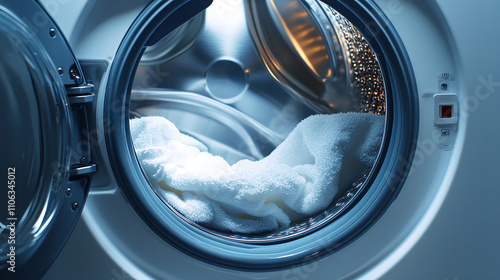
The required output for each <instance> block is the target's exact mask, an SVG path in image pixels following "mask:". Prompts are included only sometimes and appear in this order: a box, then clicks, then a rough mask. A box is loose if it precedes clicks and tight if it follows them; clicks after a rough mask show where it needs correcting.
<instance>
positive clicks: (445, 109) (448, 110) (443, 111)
mask: <svg viewBox="0 0 500 280" xmlns="http://www.w3.org/2000/svg"><path fill="white" fill-rule="evenodd" d="M452 113H453V106H452V105H439V117H440V118H441V119H451V118H452V116H453V114H452Z"/></svg>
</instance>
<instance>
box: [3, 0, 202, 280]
mask: <svg viewBox="0 0 500 280" xmlns="http://www.w3.org/2000/svg"><path fill="white" fill-rule="evenodd" d="M183 4H185V3H181V4H179V5H178V6H175V7H173V9H174V10H175V9H178V8H179V7H182V6H183ZM187 6H189V5H187ZM191 6H195V5H191ZM190 10H191V11H193V12H194V11H196V9H195V8H194V7H190ZM188 15H190V13H184V14H183V15H182V16H178V17H177V18H176V20H182V18H183V17H184V16H188ZM169 27H171V28H174V27H175V22H174V23H172V22H169ZM162 32H169V30H167V29H165V28H163V29H162ZM162 32H158V33H162ZM155 36H161V34H153V35H152V36H151V40H158V39H159V38H156V37H155ZM0 50H1V51H0V84H1V86H0V88H1V96H2V99H3V102H2V105H1V109H0V111H1V116H2V118H3V121H2V125H1V129H2V131H3V135H2V138H1V145H2V160H1V165H2V169H3V170H5V172H6V173H5V176H6V177H7V179H8V181H7V182H6V188H5V195H3V196H2V201H1V203H0V204H1V205H2V209H3V211H2V214H1V220H0V252H1V257H0V260H1V264H0V275H1V276H0V278H2V279H37V278H40V277H41V276H42V275H43V274H44V273H45V271H46V270H47V269H48V268H49V267H50V265H51V264H52V262H53V261H54V259H55V258H56V256H57V255H58V253H59V252H60V250H61V249H62V248H63V246H64V244H65V243H66V240H67V239H68V237H69V236H70V234H71V232H72V231H73V228H74V226H75V224H76V222H77V221H78V219H79V217H80V214H81V212H82V209H83V205H84V203H85V201H86V198H87V195H88V191H89V186H90V182H91V177H92V174H93V173H95V172H96V171H97V163H96V161H95V157H94V148H93V147H92V144H91V143H90V139H89V131H90V129H91V128H90V127H89V118H90V117H91V114H92V112H93V111H92V106H93V103H94V101H95V95H94V86H93V85H92V84H89V83H88V82H87V80H86V79H85V77H84V75H83V73H82V70H81V67H80V64H79V62H78V61H77V60H76V58H75V56H74V54H73V52H72V50H71V48H70V46H69V44H68V43H67V41H66V39H65V37H64V35H63V34H62V32H61V31H60V29H59V27H58V26H57V25H56V23H55V22H54V21H53V20H52V18H51V17H50V16H49V14H48V13H47V12H46V11H45V10H44V8H43V7H42V5H40V4H39V3H38V2H37V1H1V2H0Z"/></svg>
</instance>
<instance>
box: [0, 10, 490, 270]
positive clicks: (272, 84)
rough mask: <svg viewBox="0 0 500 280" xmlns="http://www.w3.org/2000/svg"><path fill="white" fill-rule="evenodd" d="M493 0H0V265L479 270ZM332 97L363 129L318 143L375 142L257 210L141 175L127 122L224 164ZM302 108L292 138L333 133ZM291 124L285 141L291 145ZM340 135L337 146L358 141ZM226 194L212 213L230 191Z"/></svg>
mask: <svg viewBox="0 0 500 280" xmlns="http://www.w3.org/2000/svg"><path fill="white" fill-rule="evenodd" d="M498 10H500V3H498V2H494V1H487V0H483V1H475V2H472V1H469V2H466V1H462V2H457V1H446V0H424V1H413V0H356V1H344V0H324V1H317V0H255V1H253V0H213V1H209V0H198V1H195V0H192V1H189V0H172V1H156V0H152V1H149V0H134V1H128V0H127V1H123V0H122V1H119V0H77V1H67V0H41V1H31V0H26V1H0V21H1V22H2V24H0V36H2V40H0V45H1V47H0V48H1V49H2V51H1V53H0V56H1V59H0V61H1V64H0V65H1V66H0V79H1V80H2V82H1V88H2V92H1V95H2V97H3V99H4V102H2V105H1V106H2V110H1V114H2V116H3V120H4V121H3V122H2V131H3V133H2V137H1V139H2V140H1V145H2V155H3V156H2V160H1V162H2V170H3V174H4V175H3V176H5V177H7V178H6V179H7V180H5V182H4V184H5V185H4V186H5V187H4V188H3V190H4V192H5V193H4V194H2V197H3V198H2V203H1V205H2V209H1V210H0V213H1V220H0V222H1V228H0V238H1V240H2V242H1V244H0V246H1V247H0V250H1V255H0V259H1V261H2V262H1V264H0V267H1V274H2V277H1V278H2V279H38V278H42V279H67V278H71V279H300V280H304V279H496V278H497V277H498V275H500V268H499V266H498V263H500V253H499V250H498V248H499V247H500V241H499V239H498V236H500V222H498V219H497V216H498V213H500V211H499V206H498V203H497V198H498V197H499V196H500V189H499V188H498V182H497V178H496V174H497V173H498V171H499V166H500V160H499V158H500V148H499V147H498V143H499V141H500V129H499V128H498V126H497V125H495V120H498V119H499V118H500V113H499V110H498V109H497V107H498V104H500V95H499V92H500V70H499V69H498V67H497V64H498V63H497V61H499V59H500V56H499V55H498V54H497V53H496V50H497V49H499V48H500V39H499V37H498V36H496V35H495V34H497V30H496V27H497V26H499V25H500V20H499V19H498V17H497V16H496V11H498ZM349 114H351V115H353V114H354V115H356V116H361V117H360V118H370V119H371V118H373V119H375V118H376V119H377V120H378V126H376V127H377V129H375V128H373V127H375V125H373V126H372V125H370V126H368V127H363V128H362V129H358V130H357V131H359V132H360V133H361V134H363V133H365V132H366V131H368V130H370V129H372V128H373V129H375V130H377V133H378V134H377V135H378V138H377V140H376V141H372V140H373V139H370V138H374V137H372V136H366V135H365V134H363V135H365V136H359V137H358V136H356V137H354V136H353V137H347V138H345V139H344V138H342V139H344V140H343V142H342V143H344V144H342V145H344V146H335V147H337V149H340V150H343V149H344V148H346V147H352V146H353V145H356V144H355V143H358V142H359V143H368V142H370V143H375V148H374V149H371V151H372V152H373V156H372V157H371V158H372V160H371V161H369V163H366V165H363V166H362V167H360V166H361V165H360V164H359V162H357V161H354V160H351V161H342V162H343V163H342V164H343V165H341V167H339V169H338V170H337V171H336V172H334V174H337V173H338V174H341V175H339V179H338V180H337V181H336V185H335V188H336V189H335V193H331V192H326V193H331V195H330V198H329V199H328V200H327V202H326V204H325V206H324V207H321V209H320V210H318V211H313V213H312V212H311V213H306V214H301V215H297V217H295V216H293V219H290V221H289V222H287V223H281V224H279V225H277V226H276V225H274V227H272V228H266V229H263V230H256V229H255V228H252V229H251V230H243V229H242V228H241V227H239V226H238V225H240V224H238V223H239V222H241V223H243V222H245V223H246V222H249V221H250V223H253V222H255V221H258V217H256V216H252V215H250V214H248V213H240V212H238V216H237V217H233V218H232V220H230V222H232V223H233V224H234V223H236V225H237V226H235V227H229V226H226V225H227V223H226V224H225V223H223V222H222V223H215V224H213V223H210V222H206V221H198V220H196V217H198V216H199V215H198V214H200V215H201V214H204V213H202V211H200V210H199V209H198V208H190V209H196V211H194V212H196V213H195V214H196V215H192V216H190V213H191V212H189V211H185V209H184V208H182V207H181V206H182V205H184V204H175V203H176V202H179V203H181V202H186V201H188V200H189V199H191V198H193V197H194V196H193V193H189V192H181V191H180V190H178V189H172V187H171V184H172V182H171V181H168V184H167V183H165V181H159V182H158V180H156V181H155V178H154V176H153V175H151V174H150V173H151V172H149V171H148V170H149V169H148V168H149V167H148V165H147V161H143V159H142V158H141V152H140V149H139V148H138V146H137V145H138V141H139V140H137V139H138V138H135V136H134V135H147V136H148V137H150V139H158V137H159V136H158V135H156V132H158V130H152V131H153V132H152V134H147V133H148V132H145V131H139V132H136V131H134V129H135V128H134V127H136V126H134V125H133V122H134V120H141V119H142V120H147V119H148V118H147V117H148V116H149V117H151V116H160V117H163V118H164V119H168V120H169V121H170V122H171V123H172V124H173V125H174V126H175V127H177V128H178V131H177V132H179V133H181V134H183V135H189V139H195V140H196V141H197V143H198V142H200V143H203V144H204V147H205V148H206V149H207V150H208V152H210V153H212V154H213V155H214V156H215V157H218V158H222V159H224V160H225V161H227V164H229V165H237V164H239V162H240V161H242V160H243V161H246V162H249V161H252V162H261V161H262V160H264V159H266V158H268V157H271V156H272V155H273V154H274V153H275V152H276V151H277V150H278V149H279V147H281V146H280V145H281V143H285V142H286V140H285V139H287V140H288V138H287V137H289V135H292V134H293V133H294V131H295V129H298V127H299V126H300V124H301V123H304V122H306V120H304V119H307V118H308V117H309V116H316V115H322V116H346V115H349ZM356 125H357V124H352V125H351V126H349V125H347V126H343V129H341V130H339V131H336V133H338V134H342V133H344V132H345V131H351V130H352V131H356ZM319 127H320V129H310V130H308V132H307V133H304V134H303V138H304V139H305V138H307V137H308V135H314V137H312V140H310V141H311V142H308V143H309V144H308V145H309V146H308V149H311V150H314V149H315V147H317V146H320V144H319V143H320V142H321V141H320V138H321V139H323V138H324V139H326V140H327V141H326V142H333V141H335V140H334V139H336V138H338V137H337V136H336V135H333V134H332V133H330V134H327V135H326V136H324V135H322V134H321V131H324V130H325V131H326V129H325V126H319ZM353 127H354V128H353ZM328 131H329V130H328ZM158 134H161V133H158ZM349 135H350V134H349ZM353 135H354V134H353ZM368 135H372V134H368ZM160 136H162V137H163V136H164V135H160ZM167 136H168V135H167ZM316 136H317V137H316ZM322 136H323V138H322ZM325 137H326V138H325ZM309 138H311V137H309ZM190 141H191V140H190ZM193 141H194V140H193ZM304 141H305V140H304ZM300 143H302V142H300ZM339 145H340V144H339ZM359 145H360V147H361V146H363V145H364V144H359ZM304 146H307V145H296V146H294V148H293V149H291V150H290V151H289V153H290V154H292V155H294V156H295V155H296V154H297V155H299V156H298V158H302V156H301V153H302V152H303V151H304V149H305V148H304ZM338 147H340V148H338ZM363 147H364V146H363ZM356 151H358V150H355V151H354V152H352V153H351V152H346V153H345V156H344V158H348V159H352V158H356V157H358V158H363V156H359V155H358V154H359V151H358V152H356ZM323 152H324V153H323ZM327 152H328V151H327V150H324V151H321V149H320V153H319V154H318V156H319V158H321V155H322V154H326V153H327ZM290 158H293V159H296V158H297V157H290ZM316 161H318V158H315V160H313V161H312V162H311V161H308V164H309V165H311V166H313V165H314V164H316ZM293 164H294V163H293V162H292V160H290V161H285V162H284V165H286V166H292V165H293ZM266 167H267V169H269V170H273V172H274V170H275V169H273V168H274V167H273V166H270V165H269V166H266ZM197 168H204V167H203V166H198V167H197ZM265 169H266V168H265ZM158 170H160V169H158ZM162 170H163V169H162ZM200 170H201V169H200ZM300 170H305V169H300ZM307 170H309V169H307ZM303 172H305V171H303ZM194 173H197V172H194ZM268 173H269V172H268ZM271 173H272V172H271ZM266 174H267V173H266ZM301 174H302V173H301ZM304 174H305V173H304ZM308 174H309V173H308ZM314 174H316V173H314ZM328 174H330V173H328ZM188 175H189V174H188ZM257 175H259V174H257ZM257 175H256V177H255V178H257ZM271 175H276V177H279V176H278V174H277V173H272V174H271ZM172 176H173V175H172ZM186 176H187V175H186ZM259 176H260V175H259ZM318 176H319V175H318ZM5 177H4V178H5ZM181 177H182V176H181ZM252 178H253V177H252ZM279 178H280V179H279V180H277V181H278V183H279V181H283V180H284V181H286V180H287V177H286V176H283V177H279ZM335 178H337V177H335ZM181 179H182V178H181ZM309 179H310V180H314V176H312V177H311V178H309ZM251 181H252V180H251V179H250V180H249V182H251ZM256 181H258V180H257V179H256ZM162 182H163V183H162ZM194 193H195V194H196V191H194ZM188 195H189V196H188ZM197 195H200V196H201V195H204V196H206V197H210V198H211V199H212V200H214V201H215V200H217V199H218V197H225V196H226V195H227V193H225V192H214V193H210V192H208V191H205V192H203V193H202V192H199V194H197ZM172 197H174V198H176V199H177V200H169V198H172ZM298 197H300V195H299V196H298ZM322 197H323V195H321V196H320V198H322ZM254 198H255V197H253V198H251V199H254ZM320 198H318V200H319V199H320ZM251 199H250V200H251ZM273 199H276V198H275V197H273ZM191 200H192V199H191ZM318 200H316V201H318ZM196 201H197V202H199V201H200V200H196ZM270 201H272V200H271V198H269V197H268V198H267V199H266V200H265V201H264V204H266V203H267V204H270V203H271V202H270ZM226 202H227V201H223V202H221V203H220V204H217V206H215V207H216V208H217V207H218V208H217V209H219V210H220V209H226V210H224V211H226V212H224V211H222V212H221V211H219V212H214V213H219V214H220V215H219V214H217V215H215V216H213V217H212V216H211V217H212V218H213V219H214V221H220V220H221V219H222V218H220V217H225V216H223V215H226V216H227V214H228V213H230V212H231V211H233V210H234V209H235V208H237V206H238V205H236V206H234V205H233V206H227V205H226V204H224V203H226ZM179 205H181V206H179ZM190 205H195V204H190ZM196 205H197V204H196ZM207 205H208V204H207ZM287 205H288V204H287ZM288 206H289V205H288ZM288 206H287V207H288ZM190 207H191V206H190ZM193 207H194V206H193ZM290 207H291V206H290ZM284 208H286V207H284ZM183 209H184V210H183ZM214 209H215V208H214ZM227 209H229V210H227ZM188 210H189V209H188ZM192 212H193V211H192ZM221 213H222V214H221ZM252 213H253V212H252ZM294 213H295V212H294ZM197 215H198V216H197ZM202 216H203V215H202ZM224 221H226V220H224ZM252 230H253V231H252Z"/></svg>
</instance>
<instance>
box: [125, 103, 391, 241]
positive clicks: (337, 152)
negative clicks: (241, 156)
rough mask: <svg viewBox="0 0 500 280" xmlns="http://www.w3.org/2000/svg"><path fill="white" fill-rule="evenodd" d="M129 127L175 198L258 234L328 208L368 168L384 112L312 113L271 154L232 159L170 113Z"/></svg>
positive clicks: (150, 172) (204, 217)
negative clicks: (211, 147) (192, 134)
mask: <svg viewBox="0 0 500 280" xmlns="http://www.w3.org/2000/svg"><path fill="white" fill-rule="evenodd" d="M130 129H131V134H132V140H133V143H134V146H135V150H136V153H137V157H138V159H139V161H140V163H141V165H142V167H143V169H144V171H145V173H146V174H147V177H148V179H149V181H150V182H151V184H152V185H153V187H154V188H155V189H156V190H157V191H158V193H159V194H160V195H161V196H162V197H163V199H164V200H165V201H166V202H167V203H168V204H169V205H171V206H172V207H174V208H175V209H176V210H177V211H178V212H180V213H181V214H182V215H183V216H185V218H187V219H188V220H190V221H192V222H195V223H198V224H201V225H203V226H206V227H209V228H212V229H216V230H223V231H229V232H234V233H243V234H252V233H263V232H266V231H270V230H275V229H278V228H282V227H286V226H288V225H290V223H292V222H294V221H296V220H297V219H298V218H300V217H306V216H308V215H313V214H315V213H318V212H320V211H322V210H324V209H325V208H327V207H328V206H329V205H330V204H331V203H332V201H333V199H334V197H335V195H336V194H337V192H338V190H339V188H342V187H345V186H342V185H343V184H350V183H351V184H352V182H354V181H356V180H357V179H359V178H361V177H362V176H363V174H365V173H367V172H368V171H369V170H370V168H371V167H372V166H373V164H374V162H375V160H376V158H377V155H378V152H379V149H380V145H381V139H382V135H383V131H384V117H383V116H379V115H375V114H362V113H342V114H332V115H314V116H310V117H308V118H306V119H304V120H303V121H301V122H300V123H299V124H298V125H297V127H296V128H295V129H294V130H293V131H292V132H291V133H290V135H289V136H288V137H287V138H286V139H285V140H284V141H283V142H282V143H281V144H280V145H279V146H278V147H276V149H275V150H274V151H273V152H272V153H271V154H269V155H268V156H267V157H265V158H263V159H261V160H258V161H250V160H241V161H239V162H237V163H235V164H233V165H230V164H228V163H227V162H226V161H225V160H224V159H223V158H222V157H220V156H215V155H212V154H210V153H209V151H208V148H207V147H206V146H205V145H204V144H203V143H201V142H200V141H198V140H196V139H194V138H192V137H190V136H188V135H185V134H183V133H181V132H180V131H179V130H178V129H177V128H176V127H175V125H174V124H173V123H171V122H170V121H168V120H167V119H165V118H163V117H142V118H136V119H132V120H130Z"/></svg>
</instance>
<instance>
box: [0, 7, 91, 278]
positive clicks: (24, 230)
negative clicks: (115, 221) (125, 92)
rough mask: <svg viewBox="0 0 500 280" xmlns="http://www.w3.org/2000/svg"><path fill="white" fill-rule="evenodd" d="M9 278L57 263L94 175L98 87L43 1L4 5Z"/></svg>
mask: <svg viewBox="0 0 500 280" xmlns="http://www.w3.org/2000/svg"><path fill="white" fill-rule="evenodd" d="M0 21H1V24H0V25H1V27H0V36H1V39H0V42H1V43H0V44H1V47H0V49H1V54H0V56H1V58H0V63H1V64H0V65H1V66H0V79H1V88H2V99H3V102H2V105H1V112H2V113H1V114H2V118H3V121H2V125H1V126H2V131H3V135H2V139H1V144H2V147H3V148H2V169H3V170H5V172H6V174H5V176H7V177H8V185H7V186H6V188H5V192H6V193H5V195H4V196H3V198H2V202H1V205H2V209H3V211H2V214H1V224H0V225H1V227H0V239H1V242H0V243H1V249H0V251H1V257H0V259H1V264H0V267H1V275H2V276H1V277H2V278H3V279H27V278H36V277H39V276H40V275H42V274H43V273H44V272H45V270H46V269H47V268H48V267H49V266H50V265H51V263H52V262H53V260H54V259H55V257H56V256H57V254H58V253H59V251H60V250H61V248H62V247H63V245H64V243H65V242H66V240H67V238H68V236H69V235H70V233H71V231H72V230H73V227H74V226H75V224H76V221H77V220H78V218H79V216H80V214H81V210H82V208H83V207H82V206H83V204H84V203H85V199H86V197H87V193H88V189H89V184H90V174H92V173H93V172H95V171H96V170H97V165H96V163H95V162H94V158H93V155H92V152H91V151H90V144H89V141H88V138H87V136H86V135H87V133H86V132H87V131H88V122H87V120H86V119H87V114H88V113H89V109H90V106H91V104H92V102H93V101H94V94H93V90H94V87H93V85H91V84H88V83H87V81H86V80H85V78H84V77H83V75H82V72H81V69H80V65H79V64H78V61H77V60H76V59H75V57H74V55H73V53H72V51H71V49H70V48H69V45H68V44H67V43H66V40H65V39H64V36H63V35H62V34H61V32H60V31H59V29H58V27H57V26H56V24H55V23H54V22H53V21H52V19H51V18H50V17H49V16H48V14H47V13H46V12H45V11H44V10H43V8H42V7H41V6H40V5H39V4H38V3H37V2H36V1H2V2H1V3H0Z"/></svg>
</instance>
